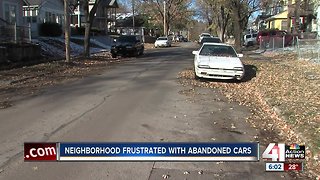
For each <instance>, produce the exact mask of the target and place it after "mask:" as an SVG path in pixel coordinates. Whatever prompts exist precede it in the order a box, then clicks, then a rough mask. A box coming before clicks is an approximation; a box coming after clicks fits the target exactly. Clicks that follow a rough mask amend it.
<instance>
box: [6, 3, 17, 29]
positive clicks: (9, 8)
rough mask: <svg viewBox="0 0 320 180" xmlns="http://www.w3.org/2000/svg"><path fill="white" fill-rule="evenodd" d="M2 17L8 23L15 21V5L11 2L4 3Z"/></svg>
mask: <svg viewBox="0 0 320 180" xmlns="http://www.w3.org/2000/svg"><path fill="white" fill-rule="evenodd" d="M4 19H5V20H6V21H7V22H9V23H10V24H15V23H16V22H17V6H16V5H13V4H4Z"/></svg>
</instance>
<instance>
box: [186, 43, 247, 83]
mask: <svg viewBox="0 0 320 180" xmlns="http://www.w3.org/2000/svg"><path fill="white" fill-rule="evenodd" d="M192 54H194V55H195V56H194V74H195V77H196V78H197V79H198V78H209V79H237V80H241V79H242V77H243V76H244V73H245V71H244V66H243V64H242V62H241V60H240V58H239V57H242V56H243V54H237V53H236V51H235V50H234V48H233V47H232V46H231V45H228V44H222V43H203V45H202V46H201V48H200V49H199V50H198V51H193V52H192Z"/></svg>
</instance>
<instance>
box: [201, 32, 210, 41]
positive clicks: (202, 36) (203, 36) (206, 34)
mask: <svg viewBox="0 0 320 180" xmlns="http://www.w3.org/2000/svg"><path fill="white" fill-rule="evenodd" d="M211 37H212V36H211V35H210V34H209V33H201V34H200V35H199V43H200V42H201V41H202V38H211Z"/></svg>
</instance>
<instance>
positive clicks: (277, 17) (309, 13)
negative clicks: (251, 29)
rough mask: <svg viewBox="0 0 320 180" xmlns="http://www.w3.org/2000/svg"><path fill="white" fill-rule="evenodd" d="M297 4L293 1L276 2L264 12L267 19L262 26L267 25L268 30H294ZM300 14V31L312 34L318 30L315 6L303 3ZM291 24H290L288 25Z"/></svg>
mask: <svg viewBox="0 0 320 180" xmlns="http://www.w3.org/2000/svg"><path fill="white" fill-rule="evenodd" d="M295 9H296V4H295V1H294V0H292V1H291V2H289V1H284V0H281V1H279V0H274V1H273V2H272V3H270V4H268V5H267V6H266V7H265V8H264V10H263V15H264V16H265V17H267V18H265V19H263V21H261V22H262V25H260V27H261V26H263V25H265V27H266V28H267V29H279V30H288V27H290V31H292V30H293V29H294V25H295V21H296V20H295V11H294V10H295ZM296 13H298V14H299V16H300V17H299V20H297V21H298V22H299V29H300V30H301V31H306V32H312V31H315V30H316V21H315V15H314V14H315V13H314V11H313V4H312V3H310V2H308V1H303V2H302V3H301V4H300V5H299V8H298V11H297V12H296ZM288 23H289V24H288Z"/></svg>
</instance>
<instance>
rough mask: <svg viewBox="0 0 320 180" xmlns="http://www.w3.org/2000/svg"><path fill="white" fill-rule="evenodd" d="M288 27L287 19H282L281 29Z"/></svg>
mask: <svg viewBox="0 0 320 180" xmlns="http://www.w3.org/2000/svg"><path fill="white" fill-rule="evenodd" d="M286 29H287V20H282V21H281V30H286Z"/></svg>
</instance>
